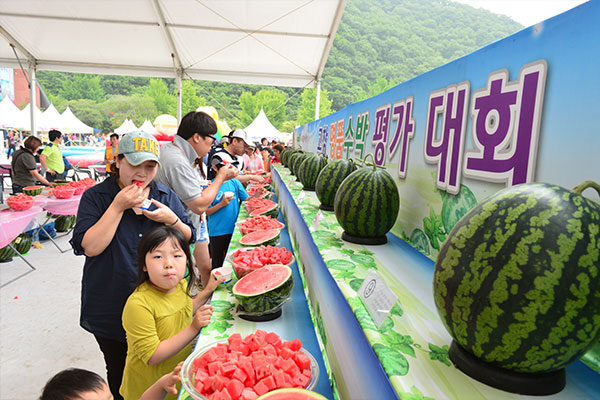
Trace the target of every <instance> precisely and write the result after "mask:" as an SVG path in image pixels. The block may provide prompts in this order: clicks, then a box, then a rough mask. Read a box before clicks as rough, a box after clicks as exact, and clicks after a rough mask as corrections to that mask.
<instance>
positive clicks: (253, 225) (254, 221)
mask: <svg viewBox="0 0 600 400" xmlns="http://www.w3.org/2000/svg"><path fill="white" fill-rule="evenodd" d="M236 225H237V227H238V228H239V229H240V233H241V234H242V236H243V235H247V234H249V233H250V232H254V231H266V230H267V229H283V228H284V227H285V225H284V224H283V223H282V222H279V221H277V220H276V219H275V218H273V217H269V216H266V215H257V216H256V217H252V218H246V219H245V220H243V221H240V222H237V223H236Z"/></svg>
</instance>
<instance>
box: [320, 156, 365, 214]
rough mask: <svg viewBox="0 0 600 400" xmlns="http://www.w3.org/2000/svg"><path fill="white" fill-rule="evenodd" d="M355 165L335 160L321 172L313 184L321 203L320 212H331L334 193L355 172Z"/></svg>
mask: <svg viewBox="0 0 600 400" xmlns="http://www.w3.org/2000/svg"><path fill="white" fill-rule="evenodd" d="M356 168H358V167H357V166H356V164H354V161H352V160H351V159H348V160H335V161H333V162H330V163H329V164H327V165H326V166H325V168H323V169H322V170H321V172H320V173H319V176H318V177H317V181H316V182H315V192H316V194H317V198H318V199H319V201H320V202H321V206H320V207H319V208H321V209H322V210H326V211H333V201H334V200H335V193H336V192H337V190H338V188H339V187H340V185H341V184H342V181H343V180H344V179H346V177H347V176H348V175H350V174H351V173H352V172H354V171H356Z"/></svg>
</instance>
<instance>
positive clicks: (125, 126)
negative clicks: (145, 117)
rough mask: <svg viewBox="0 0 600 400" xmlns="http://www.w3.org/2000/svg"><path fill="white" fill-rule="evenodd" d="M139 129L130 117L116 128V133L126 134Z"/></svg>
mask: <svg viewBox="0 0 600 400" xmlns="http://www.w3.org/2000/svg"><path fill="white" fill-rule="evenodd" d="M137 130H138V128H137V127H136V126H135V124H134V123H133V121H132V120H130V119H129V118H125V121H123V123H122V124H121V126H120V127H118V128H117V129H115V133H117V134H119V135H124V134H126V133H129V132H133V131H137Z"/></svg>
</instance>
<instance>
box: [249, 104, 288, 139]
mask: <svg viewBox="0 0 600 400" xmlns="http://www.w3.org/2000/svg"><path fill="white" fill-rule="evenodd" d="M244 130H245V131H246V133H248V136H249V138H250V140H251V141H253V142H260V140H261V139H262V138H267V139H269V141H271V140H273V139H275V140H278V141H281V140H282V135H281V132H279V130H278V129H277V128H275V127H274V126H273V124H272V123H271V121H269V118H267V115H266V114H265V112H264V111H263V109H262V108H261V109H260V112H259V113H258V115H257V116H256V118H254V121H252V123H251V124H250V125H248V126H247V127H245V128H244Z"/></svg>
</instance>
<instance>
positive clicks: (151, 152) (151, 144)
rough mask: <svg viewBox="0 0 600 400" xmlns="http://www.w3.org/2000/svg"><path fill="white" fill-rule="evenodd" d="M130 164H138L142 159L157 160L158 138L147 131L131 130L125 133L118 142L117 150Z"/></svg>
mask: <svg viewBox="0 0 600 400" xmlns="http://www.w3.org/2000/svg"><path fill="white" fill-rule="evenodd" d="M117 154H123V155H124V156H125V158H127V161H129V163H130V164H131V165H140V164H141V163H143V162H144V161H148V160H151V161H156V162H157V163H159V164H160V161H159V144H158V140H156V139H155V138H154V136H152V135H151V134H149V133H146V132H142V131H133V132H129V133H126V134H125V135H123V137H122V138H121V141H120V142H119V151H118V152H117Z"/></svg>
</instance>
